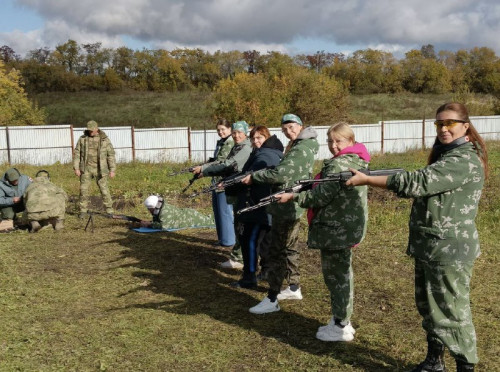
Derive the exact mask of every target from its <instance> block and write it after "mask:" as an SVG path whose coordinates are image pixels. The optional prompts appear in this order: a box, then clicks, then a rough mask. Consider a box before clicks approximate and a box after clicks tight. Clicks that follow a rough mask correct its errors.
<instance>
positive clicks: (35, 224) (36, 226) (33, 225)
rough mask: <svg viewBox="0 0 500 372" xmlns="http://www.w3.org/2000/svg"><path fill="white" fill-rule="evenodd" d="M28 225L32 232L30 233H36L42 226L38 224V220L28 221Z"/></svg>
mask: <svg viewBox="0 0 500 372" xmlns="http://www.w3.org/2000/svg"><path fill="white" fill-rule="evenodd" d="M30 225H31V230H30V232H32V233H36V232H37V231H38V230H40V229H41V228H42V226H41V225H40V222H38V221H30Z"/></svg>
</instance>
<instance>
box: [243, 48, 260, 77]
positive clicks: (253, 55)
mask: <svg viewBox="0 0 500 372" xmlns="http://www.w3.org/2000/svg"><path fill="white" fill-rule="evenodd" d="M243 58H245V61H246V63H247V66H248V67H247V71H248V73H249V74H256V73H257V72H258V71H257V63H258V61H259V58H260V52H258V51H256V50H247V51H245V52H243Z"/></svg>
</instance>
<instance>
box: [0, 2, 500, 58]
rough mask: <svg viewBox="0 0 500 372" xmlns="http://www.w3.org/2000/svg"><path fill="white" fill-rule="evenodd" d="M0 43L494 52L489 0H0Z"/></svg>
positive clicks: (497, 5) (498, 20)
mask: <svg viewBox="0 0 500 372" xmlns="http://www.w3.org/2000/svg"><path fill="white" fill-rule="evenodd" d="M1 5H2V7H1V16H0V46H1V45H8V46H9V47H11V48H12V49H13V50H14V51H15V52H16V53H17V54H19V55H21V56H22V57H24V56H25V55H26V53H27V52H28V51H30V50H33V49H38V48H43V47H48V48H50V49H54V48H55V46H56V45H59V44H63V43H65V42H66V41H67V40H68V39H72V40H75V41H77V42H78V43H80V44H88V43H95V42H101V43H102V45H103V47H108V48H117V47H120V46H128V47H129V48H132V49H134V50H136V49H139V50H140V49H143V48H148V49H159V48H163V49H166V50H173V49H175V48H201V49H203V50H206V51H210V52H215V51H216V50H222V51H230V50H240V51H245V50H253V49H255V50H258V51H260V52H261V53H266V52H267V51H279V52H283V53H287V54H290V55H295V54H314V53H316V52H317V51H325V52H330V53H344V54H350V53H352V52H354V51H356V50H360V49H368V48H371V49H379V50H384V51H388V52H391V53H393V54H394V55H395V56H396V57H403V56H404V53H405V52H407V51H408V50H411V49H420V47H421V46H422V45H427V44H432V45H434V48H435V50H436V51H439V50H450V51H456V50H459V49H472V48H474V47H483V46H485V47H489V48H491V49H493V50H494V51H495V52H496V54H497V55H500V37H499V35H500V2H499V1H498V0H439V1H435V0H186V1H180V0H110V1H106V0H2V2H1Z"/></svg>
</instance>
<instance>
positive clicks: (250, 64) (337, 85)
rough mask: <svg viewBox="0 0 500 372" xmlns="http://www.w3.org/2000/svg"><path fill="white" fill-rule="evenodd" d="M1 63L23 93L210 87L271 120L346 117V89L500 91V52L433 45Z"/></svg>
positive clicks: (218, 102) (95, 50) (136, 53)
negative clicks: (289, 114) (401, 51)
mask: <svg viewBox="0 0 500 372" xmlns="http://www.w3.org/2000/svg"><path fill="white" fill-rule="evenodd" d="M0 59H1V60H2V61H3V62H4V64H5V68H6V69H7V70H9V69H15V70H17V71H19V72H20V74H21V76H22V80H23V83H24V88H25V90H26V91H27V92H28V93H42V92H51V91H65V92H77V91H93V90H97V91H120V90H125V89H133V90H137V91H155V92H175V91H186V90H191V89H202V90H207V91H209V92H212V94H211V95H210V99H209V100H208V102H207V104H208V105H210V108H211V112H213V116H214V117H220V116H224V117H227V118H231V119H235V120H237V119H240V118H245V119H246V120H250V121H252V122H260V123H262V124H266V123H269V122H270V121H271V118H273V119H275V118H276V117H279V116H280V115H281V113H283V112H286V111H293V112H295V113H297V114H299V115H302V116H303V117H304V119H305V120H308V119H309V120H313V121H314V122H315V124H317V125H323V124H325V123H328V122H331V121H332V120H337V119H343V118H345V117H346V116H347V110H348V102H347V98H348V96H349V94H367V93H398V92H405V91H406V92H411V93H449V92H464V91H466V92H471V93H487V94H492V95H495V96H498V95H500V59H499V58H498V57H497V56H496V55H495V52H494V51H493V50H492V49H490V48H487V47H476V48H472V49H470V50H464V49H463V50H458V51H456V52H451V51H445V50H442V51H439V52H436V51H435V49H434V46H433V45H430V44H429V45H424V46H422V47H421V48H420V49H414V50H410V51H408V52H407V53H406V54H405V57H404V58H402V59H397V58H395V57H394V56H393V54H392V53H390V52H385V51H381V50H374V49H365V50H358V51H356V52H354V53H353V54H352V55H348V56H346V55H344V54H342V53H329V52H325V51H318V52H317V53H315V54H311V55H306V54H299V55H296V56H289V55H287V54H283V53H279V52H275V51H271V52H267V53H260V52H258V51H255V50H251V51H250V50H249V51H244V52H240V51H228V52H223V51H216V52H214V53H210V52H207V51H204V50H202V49H175V50H172V51H167V50H163V49H142V50H132V49H130V48H127V47H120V48H116V49H112V48H104V47H103V46H102V44H101V43H91V44H78V43H77V42H76V41H74V40H68V41H67V42H65V43H62V44H60V45H57V46H56V47H55V49H53V50H51V49H49V48H46V47H45V48H39V49H35V50H31V51H29V52H28V53H27V54H26V56H25V57H24V58H21V57H20V56H19V55H17V54H16V52H15V51H14V50H12V48H10V47H9V46H6V45H4V46H2V47H1V48H0Z"/></svg>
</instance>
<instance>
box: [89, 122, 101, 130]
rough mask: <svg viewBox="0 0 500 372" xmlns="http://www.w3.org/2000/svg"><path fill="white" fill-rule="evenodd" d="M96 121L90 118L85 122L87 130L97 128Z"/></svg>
mask: <svg viewBox="0 0 500 372" xmlns="http://www.w3.org/2000/svg"><path fill="white" fill-rule="evenodd" d="M97 127H98V126H97V121H94V120H91V121H89V122H87V129H88V130H95V129H97Z"/></svg>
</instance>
